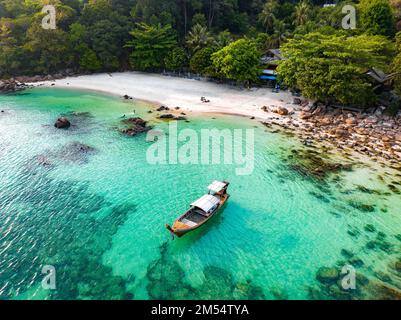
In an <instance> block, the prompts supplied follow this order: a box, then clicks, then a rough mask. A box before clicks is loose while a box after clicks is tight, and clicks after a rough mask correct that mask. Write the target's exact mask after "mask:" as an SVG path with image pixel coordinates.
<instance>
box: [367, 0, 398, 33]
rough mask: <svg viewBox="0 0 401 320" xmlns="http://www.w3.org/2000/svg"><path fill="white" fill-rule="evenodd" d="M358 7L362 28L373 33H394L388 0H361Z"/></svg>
mask: <svg viewBox="0 0 401 320" xmlns="http://www.w3.org/2000/svg"><path fill="white" fill-rule="evenodd" d="M360 9H361V18H360V20H361V24H362V27H363V28H364V30H366V31H367V32H368V33H370V34H373V35H384V36H393V35H394V30H395V19H394V13H393V10H392V8H391V6H390V3H389V1H388V0H361V2H360Z"/></svg>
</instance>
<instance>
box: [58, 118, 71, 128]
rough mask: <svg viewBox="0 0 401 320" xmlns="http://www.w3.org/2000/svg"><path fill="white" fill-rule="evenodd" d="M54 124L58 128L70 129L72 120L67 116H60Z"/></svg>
mask: <svg viewBox="0 0 401 320" xmlns="http://www.w3.org/2000/svg"><path fill="white" fill-rule="evenodd" d="M54 126H55V127H56V128H57V129H68V128H69V127H71V122H70V121H69V120H68V119H67V118H66V117H61V118H58V119H57V121H56V123H55V124H54Z"/></svg>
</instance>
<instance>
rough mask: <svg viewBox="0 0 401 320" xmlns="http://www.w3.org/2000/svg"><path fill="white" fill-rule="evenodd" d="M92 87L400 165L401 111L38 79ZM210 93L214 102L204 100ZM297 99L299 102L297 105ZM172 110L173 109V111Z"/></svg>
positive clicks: (203, 88) (223, 88) (166, 84)
mask: <svg viewBox="0 0 401 320" xmlns="http://www.w3.org/2000/svg"><path fill="white" fill-rule="evenodd" d="M33 85H35V86H47V87H50V86H54V87H59V88H71V89H78V90H79V89H81V90H93V91H99V92H105V93H108V94H113V95H118V96H126V95H127V96H130V97H133V98H135V99H138V100H143V101H149V102H151V103H155V104H157V105H164V106H167V107H168V108H170V110H175V109H176V108H177V107H179V112H180V113H181V112H184V113H186V112H192V113H197V114H199V113H209V114H231V115H237V116H246V117H252V118H255V119H258V120H260V121H261V122H262V123H264V124H266V125H267V126H271V125H277V126H278V127H280V128H281V129H283V130H291V131H293V132H294V133H296V134H297V135H298V136H299V137H300V138H301V139H302V140H303V141H304V143H305V144H311V143H318V144H325V145H326V144H328V145H331V146H335V147H337V148H339V149H346V150H350V151H355V152H357V153H359V154H362V155H364V156H368V157H369V158H372V159H376V160H377V159H378V158H379V159H383V160H384V161H386V162H387V161H390V164H391V165H392V166H393V167H395V168H397V169H399V170H400V168H399V162H400V160H401V134H400V132H401V115H400V113H399V114H398V116H397V117H394V118H391V117H388V116H385V115H383V114H382V113H377V112H376V114H363V113H361V112H350V111H345V110H340V109H334V108H330V107H326V106H323V105H320V106H319V105H314V106H312V105H311V104H310V103H308V101H305V100H302V99H298V98H295V99H294V97H292V95H291V94H290V93H289V92H288V91H287V92H286V91H282V92H280V93H274V92H272V90H271V89H267V88H253V89H251V90H246V89H244V90H240V89H238V88H235V87H231V86H228V85H222V84H216V83H213V82H207V81H198V80H191V79H185V78H175V77H168V76H163V75H160V74H148V73H140V72H123V73H113V74H107V73H103V74H95V75H85V76H78V77H68V78H65V79H59V80H55V81H46V82H39V83H34V84H33ZM201 97H206V99H207V100H210V103H203V102H202V101H201ZM294 101H298V102H297V104H294ZM169 112H170V111H169Z"/></svg>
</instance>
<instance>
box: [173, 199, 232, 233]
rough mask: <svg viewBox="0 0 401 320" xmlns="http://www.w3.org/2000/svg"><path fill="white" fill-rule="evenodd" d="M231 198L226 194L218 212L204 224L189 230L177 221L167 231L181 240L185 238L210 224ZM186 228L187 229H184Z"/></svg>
mask: <svg viewBox="0 0 401 320" xmlns="http://www.w3.org/2000/svg"><path fill="white" fill-rule="evenodd" d="M229 198H230V195H229V194H226V195H225V197H224V198H223V199H222V200H221V202H220V205H219V207H218V208H217V209H216V211H215V212H214V213H213V214H212V215H211V216H210V217H209V218H208V219H206V220H205V221H203V222H202V223H200V224H198V225H197V226H195V227H192V228H188V227H187V226H185V225H184V224H182V223H181V222H180V221H179V219H177V220H176V221H175V223H174V225H173V227H171V226H170V225H169V224H167V225H166V228H167V230H169V231H170V232H171V234H174V235H175V236H177V237H178V238H181V237H183V236H185V235H186V234H188V233H190V232H192V231H195V230H197V229H199V228H201V227H202V226H204V225H205V224H206V223H208V222H209V221H210V220H211V219H213V217H214V216H216V215H217V214H218V213H219V212H220V211H222V209H223V207H224V206H225V204H226V203H227V201H228V199H229ZM184 226H185V227H184Z"/></svg>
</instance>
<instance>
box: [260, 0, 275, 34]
mask: <svg viewBox="0 0 401 320" xmlns="http://www.w3.org/2000/svg"><path fill="white" fill-rule="evenodd" d="M278 6H279V4H278V1H277V0H267V2H266V3H265V5H264V6H263V10H262V12H261V13H260V14H259V21H260V22H261V23H262V24H263V25H264V26H265V27H266V32H267V31H268V30H269V29H272V28H273V25H274V20H275V19H276V11H277V9H278Z"/></svg>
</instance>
